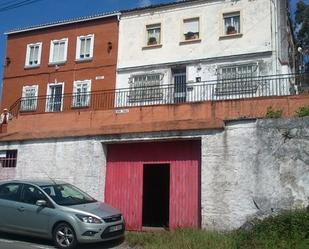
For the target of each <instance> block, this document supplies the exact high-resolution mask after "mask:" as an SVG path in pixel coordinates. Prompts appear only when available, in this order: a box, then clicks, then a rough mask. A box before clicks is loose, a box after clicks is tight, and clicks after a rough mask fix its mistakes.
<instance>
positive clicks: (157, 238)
mask: <svg viewBox="0 0 309 249" xmlns="http://www.w3.org/2000/svg"><path fill="white" fill-rule="evenodd" d="M126 240H127V243H128V245H129V246H130V247H132V248H144V249H208V248H209V249H309V212H308V211H305V210H303V211H294V212H286V213H283V214H281V215H279V216H277V217H274V218H273V217H271V218H268V219H265V220H264V221H261V222H258V223H257V224H256V225H255V226H254V227H253V228H252V229H251V230H250V231H244V230H237V231H233V232H230V233H219V232H209V231H205V230H193V229H179V230H176V231H172V232H148V233H146V232H145V233H137V232H129V233H128V234H127V236H126Z"/></svg>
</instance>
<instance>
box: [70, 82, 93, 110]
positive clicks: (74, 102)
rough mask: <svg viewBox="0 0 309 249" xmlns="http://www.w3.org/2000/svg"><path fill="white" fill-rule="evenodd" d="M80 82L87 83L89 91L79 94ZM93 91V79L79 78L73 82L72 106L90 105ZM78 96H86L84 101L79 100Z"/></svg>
mask: <svg viewBox="0 0 309 249" xmlns="http://www.w3.org/2000/svg"><path fill="white" fill-rule="evenodd" d="M78 84H87V92H86V94H85V93H81V94H78V92H77V90H78V86H77V85H78ZM90 91H91V80H77V81H74V83H73V98H72V107H73V108H83V107H89V105H90V97H91V94H90ZM78 97H82V98H84V100H83V101H82V102H83V103H81V104H80V103H79V102H78Z"/></svg>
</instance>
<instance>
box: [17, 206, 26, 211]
mask: <svg viewBox="0 0 309 249" xmlns="http://www.w3.org/2000/svg"><path fill="white" fill-rule="evenodd" d="M17 210H18V211H19V212H24V211H25V208H24V207H19V208H17Z"/></svg>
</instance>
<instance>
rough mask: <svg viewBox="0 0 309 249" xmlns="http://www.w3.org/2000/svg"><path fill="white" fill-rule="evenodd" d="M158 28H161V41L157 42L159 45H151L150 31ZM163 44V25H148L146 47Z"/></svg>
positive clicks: (156, 44)
mask: <svg viewBox="0 0 309 249" xmlns="http://www.w3.org/2000/svg"><path fill="white" fill-rule="evenodd" d="M156 28H160V33H159V41H157V43H155V44H151V43H149V39H150V38H151V37H150V36H149V30H151V29H156ZM161 43H162V25H161V23H154V24H147V25H146V46H147V47H150V46H159V45H161Z"/></svg>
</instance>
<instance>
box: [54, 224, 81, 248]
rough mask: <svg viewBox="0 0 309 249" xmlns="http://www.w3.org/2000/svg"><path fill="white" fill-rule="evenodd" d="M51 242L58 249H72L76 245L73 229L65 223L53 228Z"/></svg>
mask: <svg viewBox="0 0 309 249" xmlns="http://www.w3.org/2000/svg"><path fill="white" fill-rule="evenodd" d="M53 240H54V243H55V245H56V247H57V248H60V249H73V248H75V247H76V245H77V241H76V235H75V232H74V229H73V228H72V227H71V226H70V225H69V224H67V223H60V224H58V225H57V226H56V227H55V229H54V231H53Z"/></svg>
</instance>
